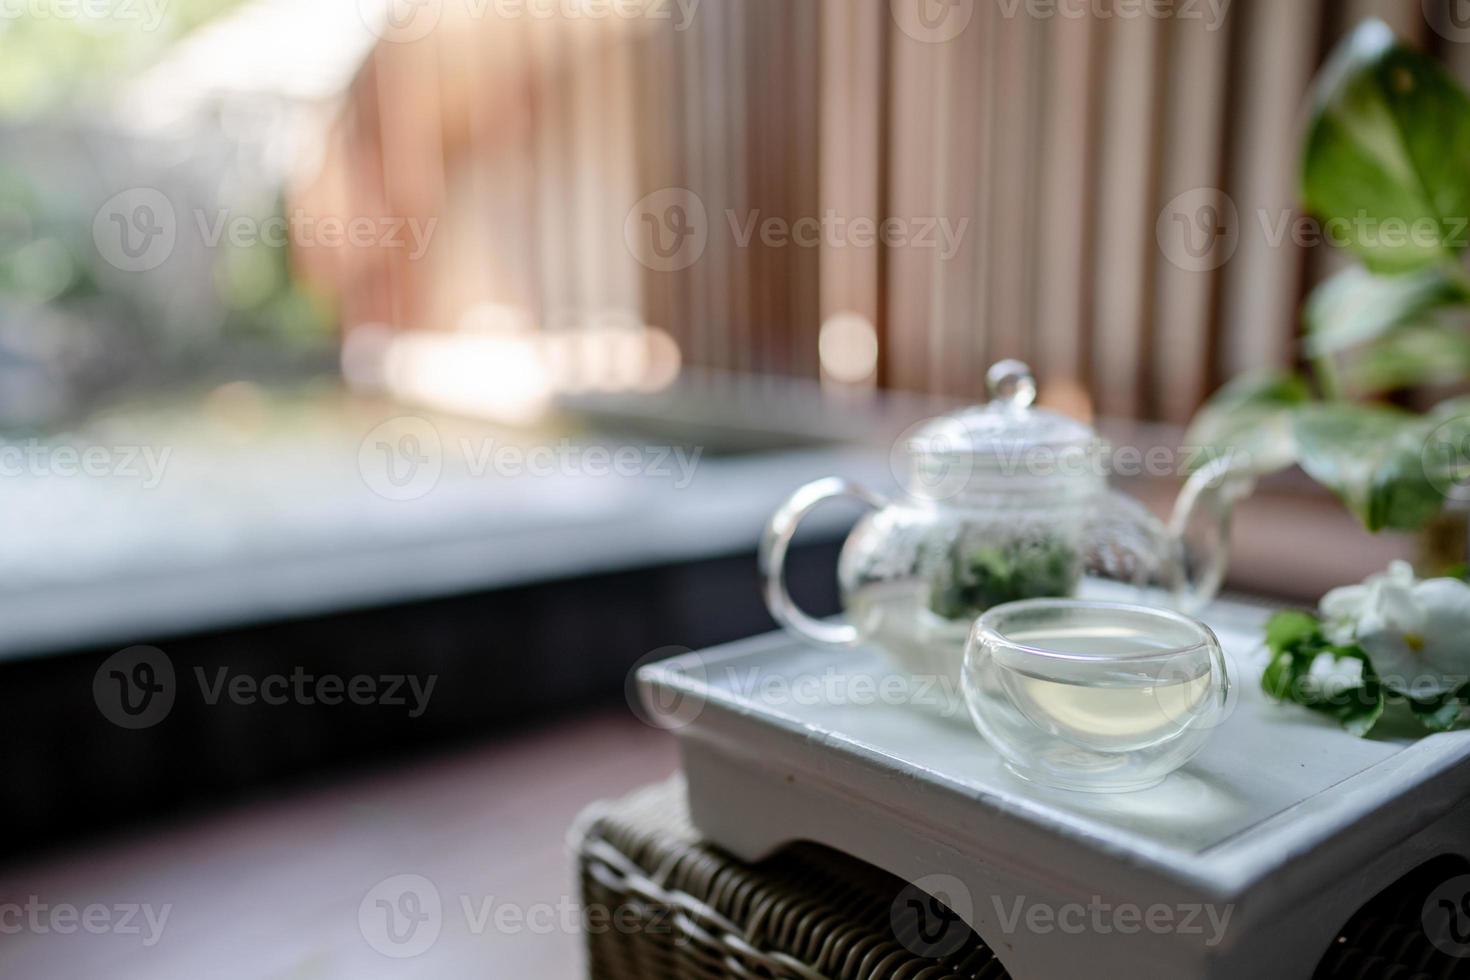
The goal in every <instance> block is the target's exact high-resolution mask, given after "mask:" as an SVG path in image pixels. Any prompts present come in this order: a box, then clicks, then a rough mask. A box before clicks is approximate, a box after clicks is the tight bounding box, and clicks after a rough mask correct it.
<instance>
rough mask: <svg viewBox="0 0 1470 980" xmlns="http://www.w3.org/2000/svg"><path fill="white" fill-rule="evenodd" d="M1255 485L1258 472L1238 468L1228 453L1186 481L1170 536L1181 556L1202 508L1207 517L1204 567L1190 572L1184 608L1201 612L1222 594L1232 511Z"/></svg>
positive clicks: (1202, 547)
mask: <svg viewBox="0 0 1470 980" xmlns="http://www.w3.org/2000/svg"><path fill="white" fill-rule="evenodd" d="M1255 488H1256V481H1255V475H1254V474H1253V473H1250V472H1248V471H1245V470H1240V469H1237V468H1234V467H1233V466H1232V465H1231V457H1228V456H1221V457H1219V458H1218V459H1215V460H1213V461H1211V462H1210V463H1209V464H1208V465H1206V466H1202V467H1200V468H1199V469H1197V470H1195V471H1194V473H1193V474H1191V475H1190V477H1189V480H1188V482H1186V483H1185V484H1184V489H1183V490H1181V491H1180V493H1179V498H1178V499H1177V500H1176V501H1175V502H1174V513H1173V515H1172V516H1171V518H1170V520H1169V536H1170V537H1171V538H1172V539H1173V540H1174V541H1175V542H1176V543H1177V546H1178V547H1179V549H1180V550H1179V554H1180V556H1181V559H1183V557H1184V555H1185V554H1186V552H1187V550H1188V545H1187V541H1188V537H1189V533H1190V529H1191V527H1192V526H1193V525H1195V524H1196V523H1197V516H1198V515H1199V514H1200V512H1201V508H1202V507H1203V508H1205V509H1206V511H1207V518H1206V520H1205V523H1204V525H1203V531H1204V534H1205V539H1204V541H1203V542H1202V544H1201V550H1202V551H1203V552H1204V554H1203V560H1202V563H1201V564H1202V566H1203V567H1201V568H1200V569H1198V570H1197V571H1192V574H1190V575H1189V581H1188V582H1187V583H1186V588H1185V596H1184V599H1185V601H1184V602H1183V603H1181V606H1182V607H1183V610H1182V611H1184V612H1191V613H1192V612H1197V611H1198V610H1199V609H1201V608H1203V607H1204V606H1206V605H1208V604H1209V602H1210V601H1211V600H1212V599H1214V598H1215V596H1216V595H1218V594H1219V592H1220V587H1221V586H1222V585H1223V584H1224V583H1225V573H1226V571H1228V566H1229V562H1230V517H1231V513H1232V512H1233V511H1234V509H1235V505H1236V504H1237V503H1239V502H1240V501H1241V500H1243V499H1245V498H1246V497H1248V496H1250V495H1251V494H1252V493H1253V492H1255Z"/></svg>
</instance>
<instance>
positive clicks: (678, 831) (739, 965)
mask: <svg viewBox="0 0 1470 980" xmlns="http://www.w3.org/2000/svg"><path fill="white" fill-rule="evenodd" d="M572 844H573V847H574V849H575V850H576V852H577V858H578V868H579V875H580V879H581V888H582V901H583V905H584V908H585V909H586V910H587V913H588V914H587V918H586V920H585V921H586V922H587V923H588V928H587V935H586V941H587V955H588V966H589V975H590V977H591V978H592V980H686V978H687V980H695V978H698V980H715V978H726V977H741V978H743V977H762V978H783V980H880V978H881V980H940V978H983V980H1002V978H1007V977H1008V976H1009V975H1008V974H1007V973H1006V971H1005V968H1004V967H1003V966H1002V965H1001V962H1000V960H999V959H997V958H996V956H995V954H994V953H993V952H991V950H990V949H989V948H988V947H987V946H985V944H984V943H982V942H981V941H980V939H979V937H977V936H976V935H975V934H974V933H973V932H972V931H971V930H970V929H969V928H968V927H967V926H965V925H964V924H963V923H962V922H960V921H959V920H958V919H957V918H953V917H951V918H949V919H948V920H946V921H945V922H943V923H942V928H941V929H940V930H939V932H938V933H936V932H935V930H934V928H933V926H934V924H935V922H934V921H933V920H931V921H930V922H929V923H928V927H927V928H926V926H925V925H924V924H923V923H919V922H915V921H914V919H913V918H912V917H910V916H906V915H904V914H903V910H904V909H906V908H909V907H910V906H911V905H913V904H915V903H914V899H913V897H912V896H913V889H912V888H910V887H909V886H908V885H907V884H906V883H905V882H904V881H902V880H901V879H899V878H897V877H895V876H893V875H891V874H889V873H887V872H886V871H882V870H880V869H878V868H874V867H872V866H870V865H867V864H864V863H863V862H860V861H857V860H854V859H853V858H850V857H848V856H846V855H844V854H840V853H838V852H836V851H832V850H829V849H827V848H824V847H820V846H817V845H814V844H803V845H798V846H794V847H790V848H787V849H786V850H784V851H782V852H781V854H779V855H778V856H776V857H774V858H771V859H770V860H767V861H762V862H760V863H759V864H754V865H748V864H743V863H741V862H739V861H736V860H735V859H733V858H731V857H729V856H727V855H725V854H723V853H722V852H720V851H719V850H717V849H715V848H713V847H711V846H710V845H707V844H704V843H702V842H701V841H700V840H699V838H698V835H697V834H696V832H695V831H694V830H693V829H692V828H691V826H690V824H689V817H688V813H687V810H686V807H685V802H684V785H683V780H682V779H681V778H677V777H676V778H674V779H672V780H670V781H668V782H666V783H661V784H658V785H655V786H650V787H647V788H645V789H642V790H639V791H637V792H635V793H633V794H632V795H630V796H628V797H626V798H624V799H622V800H619V801H616V802H612V803H600V804H597V805H594V806H593V807H591V808H589V809H588V810H587V811H586V812H585V813H584V814H583V815H582V817H581V819H580V820H579V821H578V823H577V826H576V828H575V829H574V831H573V837H572ZM1461 870H1462V869H1460V868H1445V867H1439V868H1428V867H1426V868H1424V869H1421V870H1420V871H1418V872H1415V873H1414V874H1413V875H1410V876H1408V877H1406V878H1405V879H1403V880H1402V881H1400V882H1399V883H1397V884H1396V885H1394V886H1393V887H1392V888H1390V889H1389V890H1388V891H1385V892H1384V893H1383V894H1381V895H1379V896H1378V897H1376V898H1374V899H1373V900H1372V901H1371V902H1369V903H1368V904H1367V905H1365V906H1364V907H1363V909H1362V910H1361V911H1360V912H1359V913H1358V914H1357V915H1356V916H1354V917H1353V919H1352V920H1351V921H1350V922H1349V923H1347V925H1346V926H1345V927H1344V929H1343V931H1342V935H1341V936H1340V938H1339V939H1338V941H1337V943H1336V944H1335V945H1334V946H1333V947H1332V948H1331V949H1330V950H1329V951H1328V952H1327V954H1326V956H1325V957H1324V959H1323V961H1322V963H1321V965H1320V967H1319V968H1318V970H1317V972H1316V980H1470V958H1454V957H1450V956H1446V955H1444V954H1443V953H1440V952H1438V951H1437V950H1436V949H1435V948H1434V947H1433V946H1432V945H1431V944H1430V942H1429V940H1428V938H1427V937H1426V935H1425V933H1424V929H1423V927H1422V926H1421V923H1420V911H1421V909H1422V907H1423V904H1424V900H1425V898H1426V897H1427V896H1428V894H1429V893H1430V891H1432V890H1433V888H1434V886H1435V884H1436V883H1438V882H1442V881H1444V880H1445V877H1446V875H1453V874H1455V873H1459V872H1460V871H1461ZM938 911H939V912H943V911H945V910H943V909H942V908H941V909H940V910H938ZM594 912H596V913H598V914H596V915H594V914H593V913H594ZM926 937H927V938H926ZM926 953H927V954H928V955H925V954H926ZM1086 975H1087V973H1086V970H1085V967H1080V968H1079V970H1078V972H1077V973H1076V974H1075V976H1076V977H1085V976H1086ZM1068 980H1071V978H1068ZM1303 980H1306V978H1303Z"/></svg>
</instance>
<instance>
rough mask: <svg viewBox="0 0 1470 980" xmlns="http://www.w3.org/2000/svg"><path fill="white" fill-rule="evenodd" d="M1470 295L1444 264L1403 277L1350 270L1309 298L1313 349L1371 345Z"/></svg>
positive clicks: (1320, 352)
mask: <svg viewBox="0 0 1470 980" xmlns="http://www.w3.org/2000/svg"><path fill="white" fill-rule="evenodd" d="M1467 180H1470V175H1467ZM1467 299H1470V296H1467V295H1466V293H1465V290H1464V287H1463V286H1462V285H1461V281H1460V279H1459V277H1458V276H1456V275H1455V274H1454V273H1452V272H1450V271H1449V270H1447V269H1445V268H1443V267H1440V266H1434V267H1431V268H1428V269H1423V270H1421V271H1418V272H1412V273H1408V274H1405V275H1401V276H1378V275H1374V274H1373V273H1371V272H1369V271H1368V270H1366V269H1361V268H1356V267H1354V268H1351V269H1344V270H1343V271H1342V272H1339V273H1338V274H1337V275H1335V276H1333V277H1332V278H1331V279H1329V280H1327V281H1326V282H1324V283H1322V285H1320V286H1318V287H1317V288H1316V289H1315V290H1313V291H1312V295H1311V296H1310V297H1308V299H1307V303H1306V307H1305V309H1304V310H1303V311H1302V318H1303V320H1304V321H1305V323H1306V327H1307V352H1308V353H1309V354H1310V355H1311V356H1313V357H1321V356H1323V355H1327V354H1335V353H1338V352H1340V351H1343V350H1347V349H1348V348H1350V347H1356V346H1358V345H1360V344H1365V343H1369V342H1371V341H1375V340H1378V339H1379V338H1380V337H1383V336H1384V335H1386V334H1388V333H1390V332H1391V331H1393V330H1395V329H1397V328H1399V327H1403V326H1405V325H1407V324H1412V323H1422V322H1424V321H1425V320H1426V319H1427V318H1428V317H1429V316H1430V315H1431V314H1432V313H1433V312H1434V311H1436V310H1441V309H1445V308H1448V307H1454V306H1456V305H1458V304H1463V303H1465V302H1466V301H1467Z"/></svg>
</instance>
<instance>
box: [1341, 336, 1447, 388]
mask: <svg viewBox="0 0 1470 980" xmlns="http://www.w3.org/2000/svg"><path fill="white" fill-rule="evenodd" d="M1340 373H1341V376H1342V380H1343V382H1344V384H1345V385H1347V386H1348V387H1349V388H1350V389H1351V390H1353V391H1356V392H1362V393H1366V394H1377V393H1379V392H1385V391H1394V390H1397V389H1400V388H1414V387H1421V386H1425V385H1448V384H1455V383H1456V382H1459V381H1461V380H1462V379H1464V378H1466V377H1470V329H1467V325H1466V324H1463V323H1455V322H1447V321H1444V320H1435V321H1434V322H1430V323H1425V324H1414V325H1403V326H1400V327H1398V328H1397V329H1396V330H1394V331H1393V332H1392V333H1390V334H1388V335H1387V336H1386V337H1383V338H1381V339H1380V340H1378V341H1377V342H1376V343H1373V344H1371V345H1369V346H1368V347H1366V348H1364V349H1363V350H1362V351H1361V352H1359V353H1358V354H1357V355H1356V356H1355V357H1353V358H1351V359H1349V360H1348V362H1347V363H1346V364H1345V365H1344V366H1343V367H1342V369H1341V372H1340Z"/></svg>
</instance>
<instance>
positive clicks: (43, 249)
mask: <svg viewBox="0 0 1470 980" xmlns="http://www.w3.org/2000/svg"><path fill="white" fill-rule="evenodd" d="M241 2H242V0H24V2H16V3H12V4H10V5H9V6H7V7H4V8H0V11H4V12H15V11H20V13H19V14H18V15H12V16H5V15H3V13H0V132H4V133H8V134H9V135H10V137H11V138H16V139H19V140H21V141H25V140H26V133H27V131H28V129H29V128H32V127H37V128H47V129H52V130H54V129H55V128H57V127H62V128H64V129H68V130H71V129H78V130H82V131H85V130H87V129H88V127H94V128H95V129H97V130H100V131H102V132H103V133H104V136H103V138H104V139H106V138H108V137H107V136H106V130H107V128H108V127H109V126H110V125H111V123H110V122H109V120H108V118H107V111H108V103H107V98H108V96H109V95H111V94H113V93H114V92H115V91H116V89H117V87H118V86H119V85H120V84H122V83H125V81H126V80H127V79H128V78H130V77H133V76H135V75H137V74H138V73H140V72H142V71H144V70H146V69H147V68H148V67H150V66H151V65H153V64H154V63H155V62H156V61H157V60H158V59H159V58H160V57H161V56H162V55H163V54H164V53H165V52H166V51H167V49H168V48H169V46H170V45H172V44H174V43H176V42H177V41H178V40H179V39H180V38H182V37H184V36H185V35H186V34H187V33H188V32H189V31H191V30H193V29H194V28H196V27H198V26H200V25H201V24H203V23H205V22H206V21H208V20H210V19H211V18H214V17H217V16H219V15H221V14H223V13H225V12H227V11H229V10H230V9H231V8H233V7H236V6H238V5H239V4H240V3H241ZM99 6H100V7H101V8H102V9H107V10H113V11H128V14H127V18H125V19H117V20H98V19H96V18H92V19H90V20H89V19H85V18H81V19H79V18H78V17H77V16H76V12H77V11H79V10H80V11H87V10H96V9H98V7H99ZM155 13H156V14H157V16H158V17H159V18H161V19H160V20H159V22H158V26H157V29H155V30H146V29H144V25H145V24H151V23H152V20H151V18H152V17H153V16H154V14H155ZM196 135H197V138H198V140H199V142H200V144H201V145H204V144H206V143H209V142H210V141H214V142H216V143H217V142H218V141H219V140H220V139H221V136H220V134H219V133H212V132H200V133H198V134H196ZM38 142H39V141H38ZM21 149H22V150H24V149H25V147H24V146H22V147H21ZM22 159H26V158H25V156H24V154H22ZM12 160H13V157H12ZM35 166H36V165H35V164H30V163H27V164H22V165H20V166H16V165H15V164H14V163H13V162H7V161H6V160H5V159H4V158H0V388H3V387H5V386H6V385H7V383H10V386H11V387H12V392H11V395H12V397H11V398H10V399H8V400H7V399H6V398H4V397H3V395H4V392H3V391H0V433H11V434H15V433H17V432H18V431H33V430H37V429H45V428H50V427H54V426H55V425H58V424H63V423H69V422H71V421H73V420H75V419H77V418H79V417H83V416H85V415H87V414H90V413H91V412H93V411H95V410H97V409H98V408H100V407H104V406H107V405H113V404H116V403H117V402H118V401H119V400H122V399H129V400H131V399H133V398H138V397H142V398H144V399H147V400H152V399H153V398H154V397H155V396H156V394H157V393H164V394H165V396H167V393H169V392H178V391H179V389H183V390H184V391H185V392H189V391H192V390H208V389H209V388H212V387H213V386H214V385H216V384H219V383H224V382H228V381H232V380H237V379H239V378H241V377H242V376H244V377H250V378H252V379H256V380H271V379H272V378H273V377H277V376H280V375H282V374H285V375H292V374H305V375H308V376H309V375H311V374H314V373H318V372H319V371H320V370H321V369H322V368H323V366H325V365H327V364H329V363H330V356H329V355H330V353H331V351H332V349H333V344H334V339H335V332H334V329H333V327H334V317H333V315H332V311H331V310H329V309H328V308H327V304H325V303H324V302H323V301H322V299H321V298H320V297H315V296H312V295H310V294H308V292H307V291H306V290H304V289H303V288H302V287H301V286H300V285H298V284H297V283H296V282H295V281H293V277H292V272H291V257H290V250H289V247H280V246H272V245H269V244H265V243H254V244H251V245H248V246H245V247H241V246H237V245H232V244H230V243H229V240H228V236H226V238H225V239H224V240H223V241H221V243H220V244H219V246H218V247H217V248H215V249H212V250H211V252H210V255H209V257H208V258H207V259H206V260H205V261H207V262H208V266H209V269H210V280H211V281H210V282H209V283H207V284H200V283H190V286H191V289H192V290H193V291H194V292H195V293H197V294H199V295H203V296H205V297H208V301H207V302H199V301H198V296H197V295H196V296H194V300H195V301H193V302H189V301H185V300H181V299H180V297H179V296H177V295H173V294H175V293H176V292H177V290H176V289H174V288H173V286H174V285H176V284H175V283H172V282H171V281H170V279H169V277H168V276H167V272H168V264H167V263H166V264H165V265H164V266H163V267H162V268H161V269H160V270H158V271H159V272H160V273H164V275H155V274H154V273H144V274H121V275H120V274H119V273H118V271H117V270H114V269H112V268H110V267H108V266H107V265H106V263H105V262H104V260H103V258H102V256H101V255H100V254H99V253H98V250H97V247H96V245H95V243H94V241H93V238H92V225H93V219H94V217H95V215H96V210H95V209H96V206H97V205H98V204H99V203H100V201H97V200H92V199H91V195H90V194H89V192H88V190H87V189H84V188H77V189H75V192H73V189H71V188H68V187H66V186H64V184H63V185H61V186H58V185H57V183H56V181H54V180H49V179H46V178H48V177H49V176H50V175H47V174H40V173H33V172H30V171H32V170H33V169H34V167H35ZM93 169H94V170H95V169H98V168H97V167H96V166H95V165H94V166H93ZM160 169H161V170H162V169H164V168H160ZM99 176H100V177H101V178H102V180H103V181H104V182H106V181H107V180H108V179H109V177H110V175H108V174H100V175H99ZM132 182H133V181H131V180H129V181H126V182H125V183H124V186H128V185H129V184H131V183H132ZM222 183H223V181H222ZM116 189H121V188H116ZM103 196H104V197H105V196H107V195H105V194H104V195H103ZM244 197H245V198H247V199H246V200H239V199H224V198H223V197H222V198H221V199H220V200H218V201H217V202H215V203H216V205H217V207H218V208H220V209H225V208H228V209H229V210H230V212H231V214H232V215H241V214H243V215H249V216H251V217H254V218H256V219H257V220H264V219H267V218H271V217H275V216H279V215H284V213H285V203H284V200H283V198H282V193H281V189H280V188H273V189H271V190H270V191H269V192H268V193H261V192H260V190H259V189H258V188H257V189H254V192H253V193H250V194H246V195H244ZM179 224H180V246H179V248H180V251H182V250H183V249H184V248H187V247H188V244H187V243H186V234H185V232H186V229H185V227H184V226H185V225H192V224H193V217H192V215H188V216H186V215H185V214H182V213H181V214H180V216H179ZM178 258H179V256H178V255H175V256H174V257H173V259H172V260H171V261H176V260H178ZM175 278H177V275H176V276H175ZM17 379H20V381H17ZM21 382H24V383H21ZM68 382H69V383H68ZM58 387H59V388H61V389H62V390H63V394H62V395H60V396H56V397H54V398H52V397H50V395H49V394H48V395H47V397H40V399H39V402H40V404H41V407H40V408H38V409H36V410H35V411H30V410H29V406H28V404H27V399H31V400H35V399H36V396H37V393H38V392H48V393H49V392H51V391H54V390H55V389H56V388H58ZM17 405H22V406H25V408H26V410H22V411H19V412H18V411H17V410H16V407H17Z"/></svg>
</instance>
